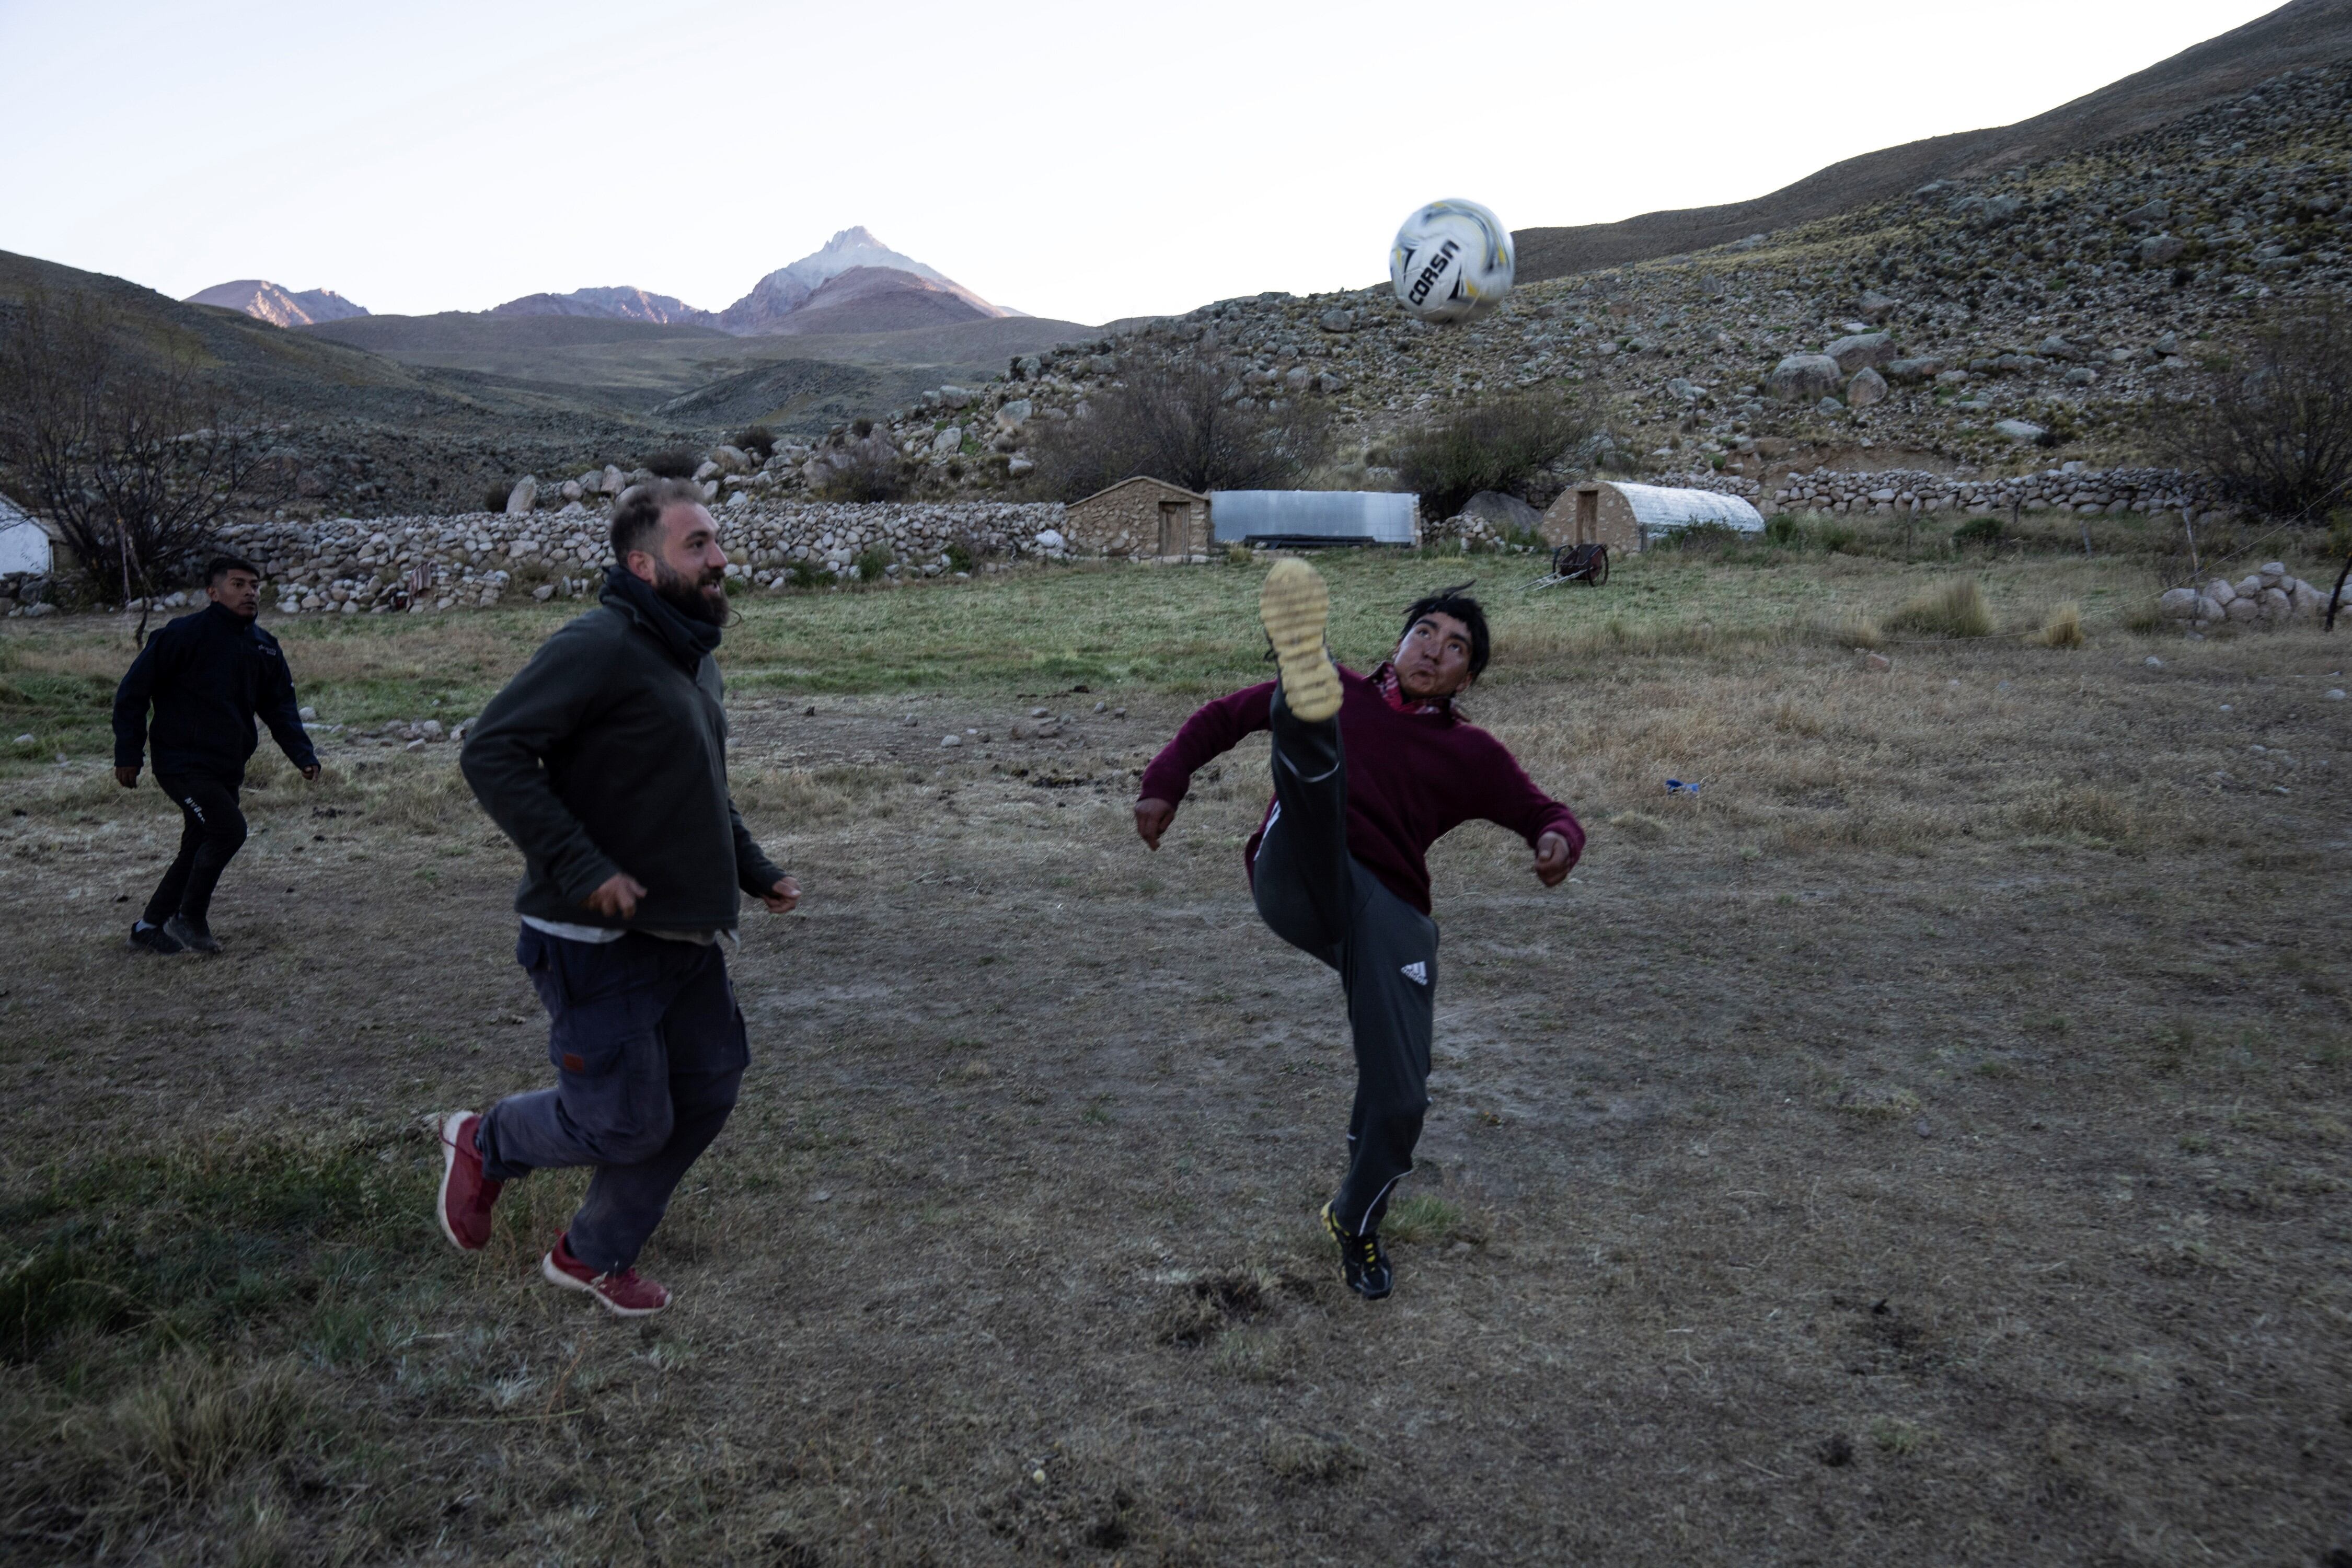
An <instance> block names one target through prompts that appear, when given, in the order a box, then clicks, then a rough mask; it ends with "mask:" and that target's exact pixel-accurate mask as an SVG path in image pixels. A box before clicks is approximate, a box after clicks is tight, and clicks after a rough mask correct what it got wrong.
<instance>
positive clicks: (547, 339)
mask: <svg viewBox="0 0 2352 1568" xmlns="http://www.w3.org/2000/svg"><path fill="white" fill-rule="evenodd" d="M303 331H305V332H306V333H307V334H309V335H310V336H312V337H319V338H326V339H329V340H331V341H332V342H339V343H349V344H350V345H351V346H352V347H353V348H361V349H367V350H369V351H370V352H372V353H388V354H401V353H416V352H420V351H427V350H429V351H435V352H446V351H451V350H456V351H460V352H465V351H474V350H479V351H484V352H488V353H507V352H514V351H527V350H532V349H559V348H576V347H579V346H582V345H583V344H595V343H634V342H659V341H662V340H666V339H670V338H693V339H699V340H703V341H709V340H712V339H716V340H718V341H719V342H725V341H726V339H727V334H726V333H725V332H722V331H719V329H718V328H716V327H708V326H697V325H692V324H688V323H682V322H680V323H664V322H659V321H631V320H628V319H625V318H622V317H614V316H581V315H568V314H567V315H534V314H527V313H526V314H517V315H499V314H498V313H497V312H495V311H491V312H476V311H472V310H444V311H442V312H441V313H440V314H438V315H434V316H369V317H366V318H364V319H359V318H354V319H352V320H351V321H324V322H320V324H319V325H317V326H313V327H306V328H304V329H303Z"/></svg>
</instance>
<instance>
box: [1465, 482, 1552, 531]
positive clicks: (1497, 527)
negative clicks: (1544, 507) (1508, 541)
mask: <svg viewBox="0 0 2352 1568" xmlns="http://www.w3.org/2000/svg"><path fill="white" fill-rule="evenodd" d="M1462 515H1463V516H1465V517H1475V518H1476V519H1478V520H1479V521H1481V522H1484V523H1485V524H1486V526H1487V527H1488V528H1490V529H1492V530H1494V531H1496V532H1497V533H1514V532H1516V533H1527V532H1532V531H1534V530H1535V529H1536V527H1537V525H1538V524H1539V523H1541V522H1542V521H1543V513H1541V512H1539V511H1538V510H1536V509H1535V508H1533V507H1531V506H1529V505H1528V503H1527V502H1525V501H1523V500H1520V499H1519V498H1518V497H1517V496H1511V495H1505V494H1504V493H1503V492H1502V491H1500V490H1480V491H1479V492H1478V493H1477V494H1476V495H1475V496H1472V497H1471V498H1470V499H1469V500H1466V501H1465V502H1464V503H1463V504H1462Z"/></svg>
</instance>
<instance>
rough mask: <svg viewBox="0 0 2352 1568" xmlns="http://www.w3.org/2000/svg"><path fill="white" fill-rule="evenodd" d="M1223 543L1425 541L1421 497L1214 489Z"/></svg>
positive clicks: (1212, 511)
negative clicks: (1423, 537)
mask: <svg viewBox="0 0 2352 1568" xmlns="http://www.w3.org/2000/svg"><path fill="white" fill-rule="evenodd" d="M1209 521H1210V523H1211V525H1212V526H1213V527H1214V528H1215V530H1216V534H1217V542H1218V543H1220V544H1292V545H1297V544H1309V545H1312V544H1403V545H1413V544H1418V543H1420V542H1421V498H1420V497H1418V496H1415V495H1412V494H1411V493H1409V492H1400V491H1391V490H1211V491H1210V492H1209Z"/></svg>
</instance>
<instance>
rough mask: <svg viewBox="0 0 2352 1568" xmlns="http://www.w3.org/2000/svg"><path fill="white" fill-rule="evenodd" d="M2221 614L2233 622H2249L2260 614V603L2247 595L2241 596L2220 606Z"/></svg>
mask: <svg viewBox="0 0 2352 1568" xmlns="http://www.w3.org/2000/svg"><path fill="white" fill-rule="evenodd" d="M2221 613H2222V614H2223V615H2225V616H2228V617H2229V618H2230V619H2231V620H2233V621H2241V622H2242V621H2251V620H2252V619H2253V618H2254V617H2255V616H2259V615H2261V614H2262V601H2261V600H2259V599H2257V598H2255V597H2254V596H2252V595H2249V594H2241V595H2238V596H2237V597H2236V598H2234V599H2232V600H2231V601H2230V602H2229V603H2228V604H2227V605H2223V606H2222V609H2221Z"/></svg>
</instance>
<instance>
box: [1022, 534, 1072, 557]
mask: <svg viewBox="0 0 2352 1568" xmlns="http://www.w3.org/2000/svg"><path fill="white" fill-rule="evenodd" d="M1030 542H1031V543H1032V544H1034V545H1035V546H1036V547H1037V548H1038V549H1040V550H1043V551H1045V552H1049V553H1050V552H1054V551H1056V550H1067V549H1068V548H1069V547H1070V543H1069V541H1068V540H1066V539H1064V538H1063V537H1062V531H1061V530H1060V529H1058V528H1048V529H1045V530H1042V531H1039V533H1038V535H1037V537H1036V538H1034V539H1033V540H1031V541H1030Z"/></svg>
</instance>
